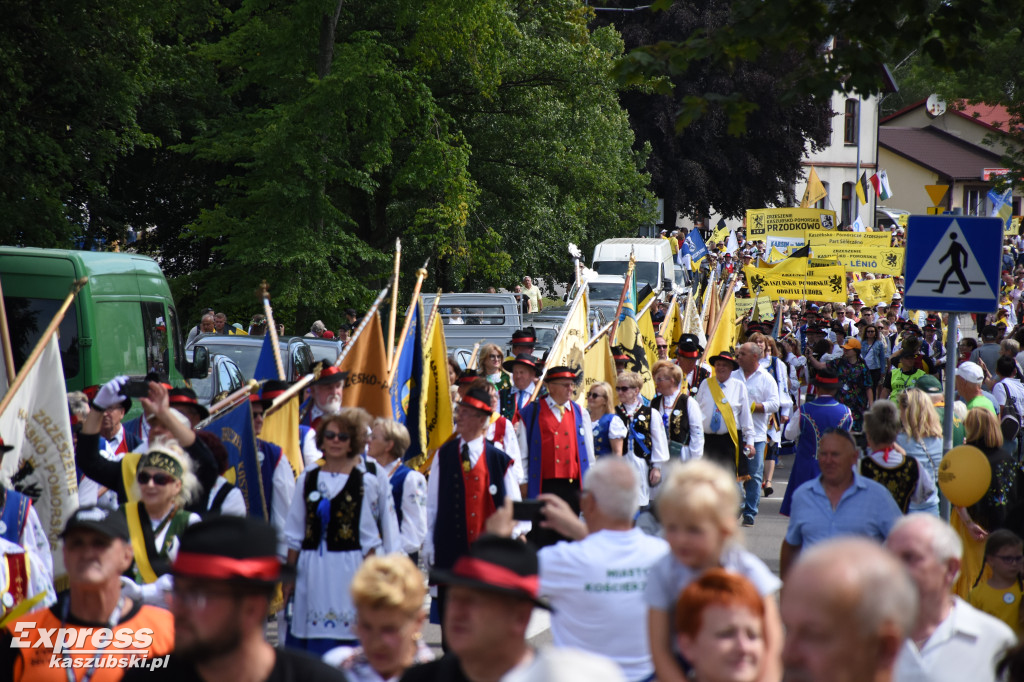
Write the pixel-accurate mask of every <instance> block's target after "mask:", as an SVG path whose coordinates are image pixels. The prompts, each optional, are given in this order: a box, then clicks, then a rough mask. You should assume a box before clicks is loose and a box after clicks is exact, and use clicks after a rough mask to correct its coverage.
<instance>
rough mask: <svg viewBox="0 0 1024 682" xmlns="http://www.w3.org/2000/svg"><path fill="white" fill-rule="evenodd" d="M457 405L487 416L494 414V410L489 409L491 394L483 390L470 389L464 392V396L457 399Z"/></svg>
mask: <svg viewBox="0 0 1024 682" xmlns="http://www.w3.org/2000/svg"><path fill="white" fill-rule="evenodd" d="M459 405H465V406H466V407H472V408H473V409H475V410H480V411H481V412H486V413H487V414H493V413H494V408H493V407H491V393H490V391H488V390H487V389H483V388H471V389H469V390H468V391H466V395H464V396H462V397H461V398H460V399H459Z"/></svg>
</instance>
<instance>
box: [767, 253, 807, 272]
mask: <svg viewBox="0 0 1024 682" xmlns="http://www.w3.org/2000/svg"><path fill="white" fill-rule="evenodd" d="M809 255H810V249H808V248H807V247H804V248H802V249H797V250H796V251H794V252H793V253H791V254H789V256H788V257H787V258H785V259H783V260H782V262H781V263H778V264H777V265H775V266H774V267H773V268H772V269H771V274H772V275H806V274H807V259H808V256H809Z"/></svg>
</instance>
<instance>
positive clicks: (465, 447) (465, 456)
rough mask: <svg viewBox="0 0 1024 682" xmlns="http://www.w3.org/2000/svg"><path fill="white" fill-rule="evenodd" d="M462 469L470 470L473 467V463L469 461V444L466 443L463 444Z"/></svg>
mask: <svg viewBox="0 0 1024 682" xmlns="http://www.w3.org/2000/svg"><path fill="white" fill-rule="evenodd" d="M461 454H462V470H463V471H469V470H470V469H472V468H473V465H472V463H471V462H470V461H469V445H468V444H466V443H463V444H462V453H461Z"/></svg>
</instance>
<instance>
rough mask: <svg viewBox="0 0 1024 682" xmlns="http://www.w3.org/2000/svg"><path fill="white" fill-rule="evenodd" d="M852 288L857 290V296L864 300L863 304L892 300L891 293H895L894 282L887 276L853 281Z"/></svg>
mask: <svg viewBox="0 0 1024 682" xmlns="http://www.w3.org/2000/svg"><path fill="white" fill-rule="evenodd" d="M853 290H854V291H856V292H857V297H858V298H860V300H862V301H864V305H878V304H879V303H888V302H889V301H891V300H892V295H893V294H895V293H896V284H895V282H893V281H892V279H891V278H889V277H884V278H882V279H865V280H862V281H860V282H854V283H853Z"/></svg>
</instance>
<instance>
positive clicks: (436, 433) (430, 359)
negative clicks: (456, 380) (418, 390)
mask: <svg viewBox="0 0 1024 682" xmlns="http://www.w3.org/2000/svg"><path fill="white" fill-rule="evenodd" d="M423 355H424V360H425V361H426V362H424V365H425V368H424V369H425V370H426V375H427V380H426V390H425V393H426V394H427V408H426V410H425V412H426V427H427V449H428V450H436V449H437V448H439V447H441V444H442V443H444V442H445V441H446V440H448V439H449V438H451V435H452V400H451V387H450V385H449V384H448V350H447V345H446V344H445V340H444V325H443V324H441V318H440V316H439V315H436V316H434V322H433V324H432V325H431V328H430V329H429V330H427V343H426V348H425V349H424V354H423Z"/></svg>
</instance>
